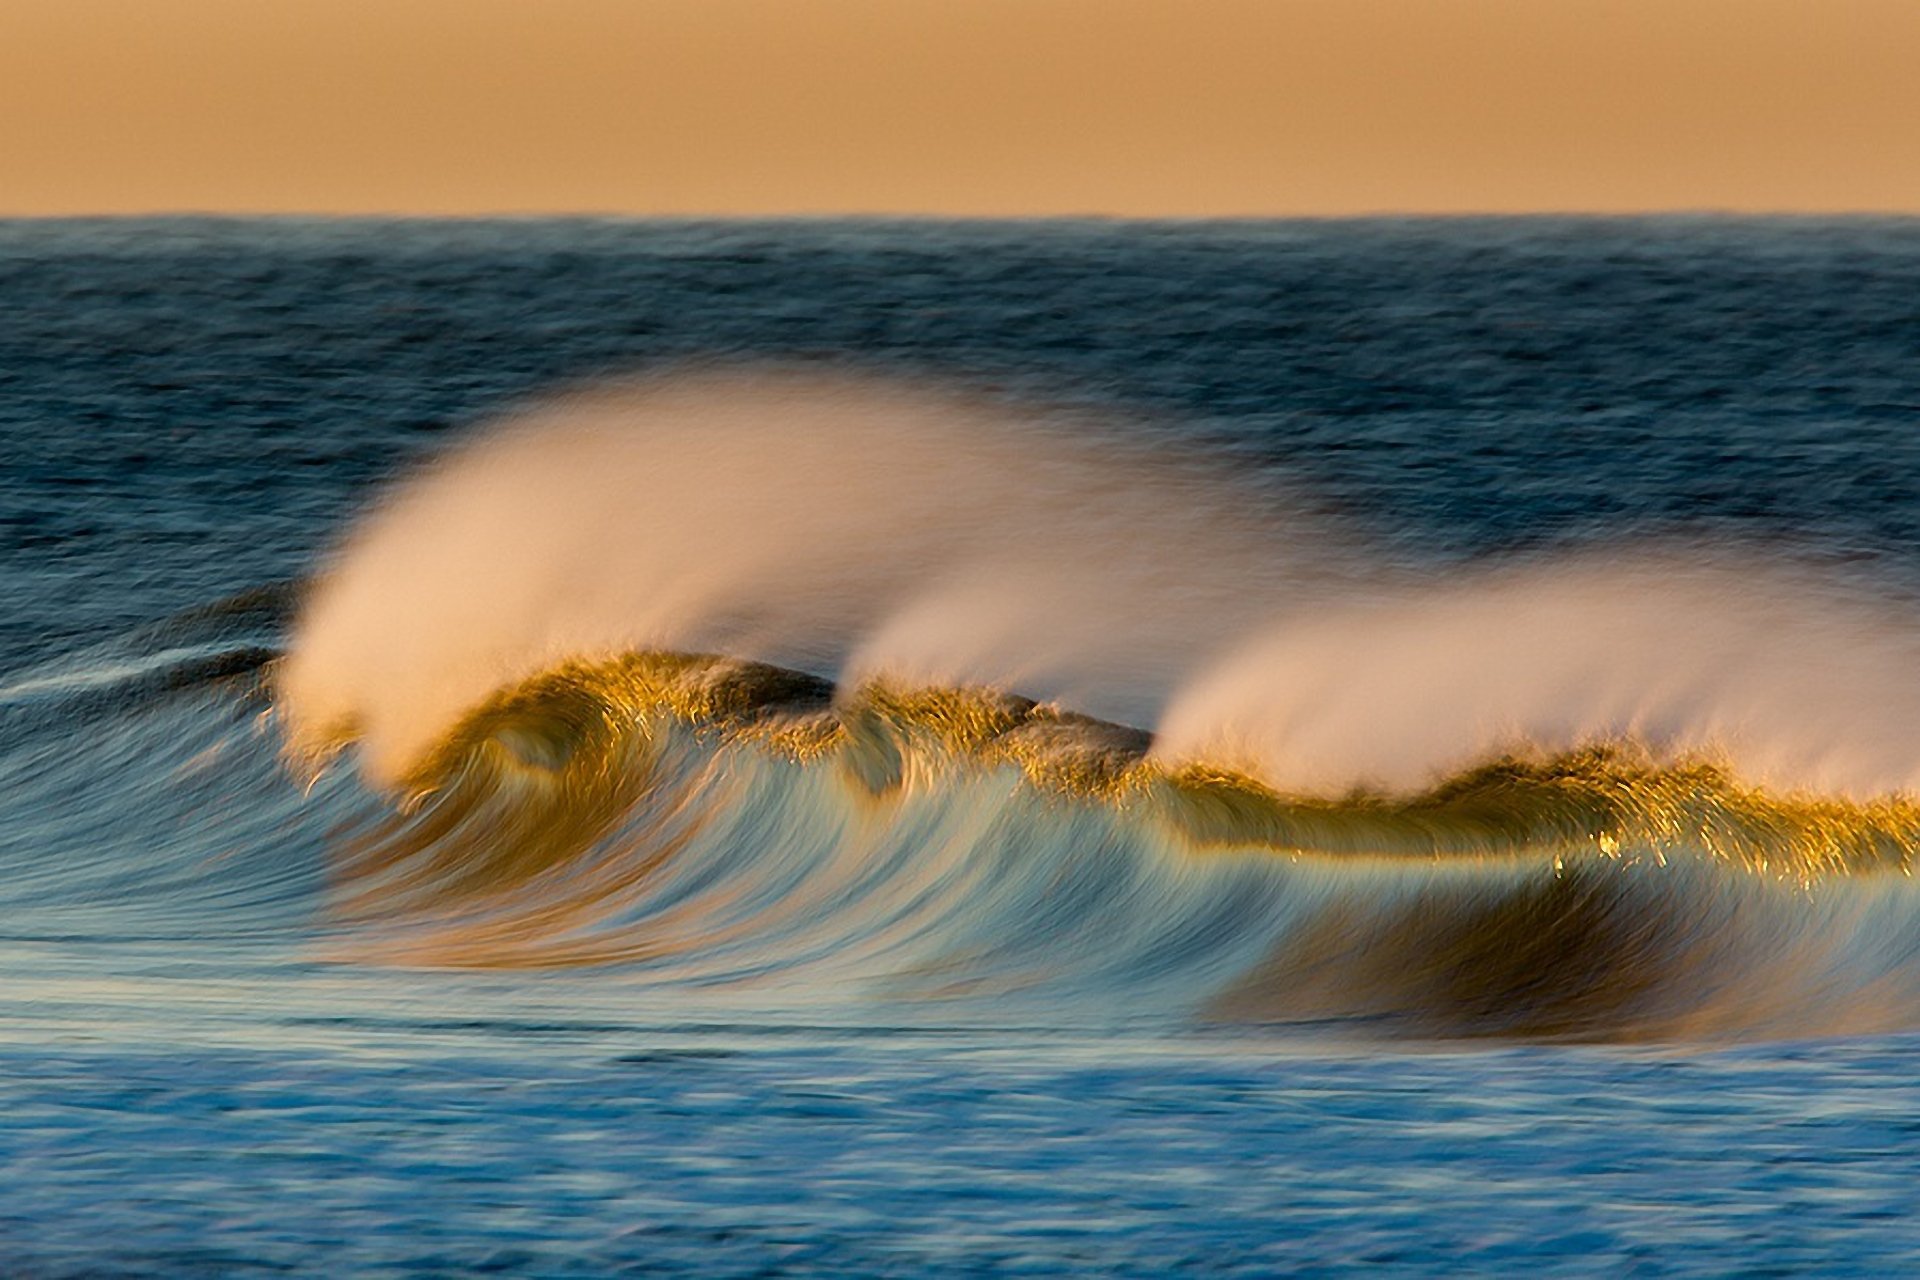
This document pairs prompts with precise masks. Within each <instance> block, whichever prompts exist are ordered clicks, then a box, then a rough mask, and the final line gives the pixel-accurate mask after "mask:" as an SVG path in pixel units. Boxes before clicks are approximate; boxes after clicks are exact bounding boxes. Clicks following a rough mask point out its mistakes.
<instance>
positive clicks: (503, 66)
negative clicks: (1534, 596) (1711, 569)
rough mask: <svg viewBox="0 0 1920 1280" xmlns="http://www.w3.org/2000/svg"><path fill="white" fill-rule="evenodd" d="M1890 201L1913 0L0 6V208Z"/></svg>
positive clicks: (1692, 205)
mask: <svg viewBox="0 0 1920 1280" xmlns="http://www.w3.org/2000/svg"><path fill="white" fill-rule="evenodd" d="M1702 208H1713V209H1741V210H1808V211H1823V210H1905V211H1920V0H0V213H4V214H48V213H127V212H149V211H181V210H205V211H232V212H263V211H302V212H320V213H348V212H397V213H483V212H494V213H528V212H610V213H638V214H788V213H844V212H870V213H872V212H878V213H914V214H920V213H926V214H962V215H1019V214H1073V213H1098V214H1121V215H1170V216H1211V215H1233V214H1341V213H1357V212H1370V211H1404V212H1460V211H1479V210H1490V211H1518V210H1592V211H1624V210H1643V209H1702Z"/></svg>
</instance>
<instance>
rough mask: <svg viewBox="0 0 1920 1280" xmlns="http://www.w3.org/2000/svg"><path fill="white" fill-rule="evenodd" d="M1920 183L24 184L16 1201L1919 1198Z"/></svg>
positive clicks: (1125, 1202)
mask: <svg viewBox="0 0 1920 1280" xmlns="http://www.w3.org/2000/svg"><path fill="white" fill-rule="evenodd" d="M1916 423H1920V222H1914V221H1911V220H1876V219H1849V220H1740V219H1719V218H1662V219H1640V220H1621V219H1609V220H1577V219H1525V220H1437V221H1422V220H1380V221H1365V222H1271V223H1268V222H1250V223H1219V224H1172V223H1169V224H1135V223H1100V222H1084V223H1073V222H1045V223H982V224H946V223H937V222H930V223H917V222H897V223H886V222H863V221H822V222H792V223H765V224H755V223H644V222H641V223H632V222H598V221H545V220H540V221H498V222H393V223H382V222H359V221H345V222H337V221H297V220H293V221H281V220H273V221H248V220H239V221H230V220H200V219H167V220H131V221H128V220H113V221H53V222H13V223H0V460H3V462H4V465H3V466H0V603H4V606H5V608H4V609H3V610H0V974H4V977H5V983H4V986H3V987H0V1168H4V1170H5V1177H4V1178H0V1271H4V1272H6V1273H8V1274H16V1275H28V1276H100V1275H181V1276H198V1275H250V1274H256V1273H257V1274H297V1275H309V1274H310V1275H347V1274H352V1275H394V1276H412V1275H466V1274H475V1273H489V1274H508V1275H538V1276H599V1275H612V1274H627V1273H631V1274H676V1273H687V1274H698V1275H702V1276H732V1275H738V1276H765V1275H819V1276H864V1275H914V1276H917V1275H929V1274H931V1275H982V1276H987V1275H1002V1274H1020V1275H1128V1276H1156V1275H1165V1274H1180V1273H1186V1272H1195V1273H1202V1274H1229V1275H1265V1274H1275V1273H1284V1272H1294V1271H1299V1272H1305V1273H1337V1272H1342V1271H1347V1270H1360V1269H1368V1270H1380V1271H1384V1272H1388V1273H1403V1274H1459V1273H1462V1272H1468V1273H1499V1272H1507V1271H1514V1270H1519V1269H1522V1268H1525V1269H1528V1270H1531V1271H1535V1272H1539V1273H1543V1274H1604V1275H1648V1276H1662V1275H1691V1274H1725V1273H1728V1272H1736V1271H1737V1272H1766V1273H1772V1274H1810V1275H1811V1274H1818V1275H1836V1274H1838V1275H1874V1276H1879V1275H1888V1274H1898V1273H1902V1272H1907V1271H1915V1270H1920V1215H1916V1213H1915V1212H1914V1210H1915V1207H1916V1203H1920V1202H1917V1201H1916V1196H1915V1191H1914V1186H1915V1181H1916V1175H1917V1174H1920V1083H1916V1078H1915V1070H1914V1068H1915V1065H1916V1063H1920V1035H1917V1033H1920V890H1916V889H1915V888H1914V885H1913V880H1912V876H1911V867H1912V862H1913V858H1914V853H1915V851H1916V849H1920V798H1916V797H1920V434H1916V432H1915V430H1914V427H1915V424H1916Z"/></svg>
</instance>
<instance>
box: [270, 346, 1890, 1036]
mask: <svg viewBox="0 0 1920 1280" xmlns="http://www.w3.org/2000/svg"><path fill="white" fill-rule="evenodd" d="M1130 438H1131V437H1128V436H1124V435H1122V434H1121V433H1118V432H1114V431H1109V430H1106V429H1104V428H1102V427H1101V426H1100V425H1099V424H1096V423H1090V422H1088V421H1086V420H1085V419H1084V418H1073V417H1069V416H1066V415H1062V414H1059V413H1055V412H1046V411H1040V410H1034V411H1016V410H1014V409H1012V408H1010V407H1008V406H1006V405H1004V404H998V403H995V402H991V401H987V400H984V399H980V398H969V397H967V396H964V395H961V394H957V393H953V392H928V391H925V390H921V389H914V388H908V387H904V386H900V385H894V384H886V383H880V382H875V381H847V380H839V381H833V382H828V381H822V380H819V379H815V378H809V377H804V376H801V375H797V374H793V373H787V372H777V371H775V372H769V371H765V370H761V371H750V372H740V373H706V374H700V375H696V376H687V377H681V378H669V379H661V380H657V381H654V382H650V383H637V384H629V385H626V386H622V387H618V388H614V389H611V390H604V391H600V392H596V393H593V394H589V395H583V396H578V397H575V398H573V399H570V400H566V401H562V402H558V403H556V404H553V405H549V406H547V407H544V408H539V409H536V410H533V411H530V412H528V413H526V414H523V415H521V416H519V417H517V418H515V419H512V420H510V421H508V422H505V423H503V424H501V425H500V426H499V427H498V428H497V430H496V431H495V432H494V433H492V434H491V435H488V436H485V437H483V438H482V439H481V440H480V442H479V443H477V444H475V445H473V446H471V447H469V448H467V449H466V450H464V451H462V452H459V453H457V454H455V455H453V456H452V457H451V458H449V459H448V460H447V461H445V462H444V463H443V464H441V465H440V466H439V467H438V468H436V469H434V470H432V471H430V472H429V473H427V474H426V475H425V476H423V477H422V478H420V479H418V480H416V481H415V482H414V483H412V484H411V485H409V486H406V487H403V488H401V489H400V490H398V491H397V492H396V493H394V494H393V496H392V497H391V498H390V499H389V500H388V501H387V502H386V503H385V504H384V505H383V506H382V507H381V508H380V509H379V510H378V511H377V512H376V513H375V514H374V515H373V516H372V517H371V518H370V519H369V520H368V521H367V522H366V523H365V525H364V526H363V527H362V528H361V529H360V530H359V532H358V533H357V534H356V535H355V536H354V537H353V538H352V539H351V540H350V541H349V542H348V544H347V545H346V546H345V548H344V549H343V551H342V553H341V554H340V556H339V558H338V560H337V563H336V564H335V566H334V568H333V569H332V570H331V572H330V573H329V574H328V575H327V576H326V577H325V578H324V579H323V580H322V581H321V582H319V583H318V584H317V585H316V586H315V587H314V589H313V590H312V591H311V592H310V593H309V595H308V597H307V599H306V603H305V605H304V606H303V608H302V610H301V613H300V617H299V619H298V622H297V624H296V626H295V629H294V636H293V641H292V645H291V648H290V650H289V652H288V654H287V656H286V657H285V659H284V661H282V662H281V663H279V664H278V666H277V667H276V669H275V673H274V677H273V688H274V697H275V701H276V707H277V711H278V713H279V715H280V717H281V720H282V723H283V725H284V727H285V731H286V740H287V743H288V747H289V750H290V751H291V753H292V756H293V758H294V760H295V761H296V762H297V763H299V764H300V765H301V767H303V768H305V769H308V770H311V771H315V772H316V773H318V772H320V771H323V770H325V768H326V764H327V761H328V760H330V759H331V758H332V756H333V755H334V753H336V752H339V751H340V750H342V749H346V748H352V749H353V751H354V752H355V753H356V754H357V758H358V760H359V761H360V763H361V766H362V769H363V771H364V773H365V775H366V777H367V779H368V780H369V781H370V782H371V783H372V784H374V786H375V787H376V788H378V789H379V790H381V791H382V792H384V793H385V794H386V795H388V796H390V797H391V798H392V799H391V801H390V803H389V804H388V805H376V806H372V807H369V808H366V809H364V810H361V811H358V816H356V817H355V818H354V819H353V820H352V821H349V822H346V823H344V824H343V825H344V828H345V830H346V834H345V835H344V836H342V837H341V839H340V842H339V845H338V847H337V848H336V850H335V853H334V855H333V858H334V866H335V875H336V895H335V902H336V906H337V913H338V918H339V919H340V921H341V922H342V923H343V925H344V926H345V929H344V932H343V933H342V934H341V935H340V936H339V937H338V939H337V940H336V942H335V943H334V944H333V945H334V946H335V948H336V951H337V954H339V955H341V956H345V957H351V958H355V959H372V960H378V961H382V962H389V963H391V962H400V963H410V964H432V965H454V966H474V967H490V966H555V967H557V966H567V967H572V966H582V965H595V964H618V965H625V966H628V967H629V968H630V970H631V971H632V972H633V973H635V974H638V975H643V976H644V977H646V978H647V979H648V980H652V981H659V982H665V983H671V984H689V983H690V984H695V985H698V986H702V987H710V986H716V985H733V984H747V985H755V986H763V987H768V986H770V987H776V988H779V989H783V990H806V991H822V992H826V991H841V992H858V993H861V994H862V995H864V996H875V995H877V996H882V997H886V998H898V999H915V1000H927V999H936V998H937V999H947V1000H977V999H985V1000H989V1001H991V1002H993V1007H996V1008H1002V1009H1004V1008H1006V1007H1008V1006H1009V1003H1011V1004H1013V1005H1018V1003H1019V1002H1021V1001H1023V1000H1029V999H1031V1000H1035V1001H1039V1002H1040V1007H1042V1008H1046V1009H1051V1010H1058V1009H1061V1008H1069V1007H1070V1008H1074V1009H1101V1010H1105V1011H1108V1012H1115V1011H1119V1012H1127V1011H1134V1012H1141V1013H1152V1014H1174V1015H1178V1016H1201V1017H1206V1018H1218V1019H1227V1020H1254V1021H1279V1022H1290V1023H1298V1022H1302V1021H1307V1022H1313V1021H1317V1020H1322V1019H1327V1020H1335V1021H1338V1022H1340V1023H1342V1024H1343V1025H1348V1026H1356V1025H1365V1026H1373V1027H1379V1028H1382V1029H1387V1030H1394V1031H1404V1032H1407V1033H1410V1034H1421V1035H1447V1036H1451V1035H1480V1034H1502V1035H1529V1036H1601V1037H1624V1036H1642V1035H1644V1036H1694V1035H1701V1036H1715V1035H1734V1034H1810V1033H1816V1032H1832V1031H1843V1030H1844V1031H1855V1030H1869V1029H1888V1028H1894V1027H1907V1026H1912V1025H1917V1024H1920V954H1916V944H1915V943H1914V942H1913V941H1912V939H1913V938H1914V937H1915V936H1916V935H1915V930H1914V927H1913V926H1914V923H1915V918H1916V908H1920V900H1916V898H1915V894H1914V891H1913V890H1912V887H1911V879H1910V869H1911V858H1912V852H1913V850H1914V848H1915V847H1916V844H1917V843H1920V806H1916V805H1914V804H1913V803H1912V802H1910V801H1909V800H1908V799H1906V794H1907V793H1908V792H1909V791H1910V790H1911V789H1912V788H1913V786H1914V785H1915V780H1916V769H1920V738H1917V735H1920V681H1916V680H1915V679H1914V678H1913V676H1912V673H1913V672H1915V671H1920V664H1916V663H1915V661H1914V659H1915V658H1916V657H1920V653H1916V652H1915V646H1914V641H1913V640H1912V638H1911V637H1913V636H1914V635H1916V634H1920V628H1915V627H1914V626H1913V625H1912V624H1913V619H1911V618H1904V617H1902V616H1900V615H1899V613H1898V611H1897V610H1895V609H1893V608H1892V607H1890V606H1884V605H1878V604H1875V603H1873V602H1871V601H1866V600H1862V599H1859V598H1852V597H1846V596H1843V595H1842V594H1840V593H1838V592H1836V591H1833V590H1831V589H1826V588H1822V587H1820V586H1819V585H1818V584H1816V583H1814V582H1812V581H1810V580H1808V579H1807V578H1806V577H1805V576H1804V575H1798V574H1795V573H1793V572H1790V571H1788V570H1783V569H1769V568H1765V567H1762V566H1758V565H1755V564H1752V563H1742V562H1738V561H1736V560H1734V559H1732V558H1730V557H1727V556H1724V555H1718V556H1711V557H1710V556H1706V555H1703V554H1699V553H1696V554H1692V555H1687V554H1682V553H1680V552H1677V551H1675V550H1672V549H1664V550H1661V551H1658V552H1655V551H1651V550H1645V551H1641V552H1638V553H1634V554H1624V553H1623V554H1616V555H1614V556H1612V557H1610V558H1608V559H1605V560H1601V559H1599V558H1597V557H1596V556H1594V555H1591V554H1589V555H1588V556H1586V557H1584V558H1580V559H1572V560H1563V561H1560V562H1556V563H1539V562H1536V563H1533V564H1528V565H1522V566H1507V567H1504V568H1499V569H1495V570H1486V571H1479V572H1473V573H1467V572H1462V573H1459V574H1457V575H1455V576H1453V577H1451V578H1449V579H1448V580H1446V581H1442V582H1437V583H1436V582H1431V581H1420V580H1416V579H1415V578H1414V577H1413V576H1411V575H1410V574H1408V573H1406V572H1404V571H1400V570H1396V569H1394V568H1391V567H1389V566H1388V565H1387V564H1386V562H1385V560H1384V558H1383V557H1382V556H1381V555H1380V554H1379V553H1378V552H1377V551H1375V550H1372V549H1369V548H1367V547H1365V546H1364V545H1362V544H1360V543H1358V542H1357V541H1356V540H1354V539H1352V538H1350V537H1345V538H1343V537H1342V536H1340V532H1339V531H1338V530H1337V529H1335V528H1332V527H1329V526H1328V525H1327V524H1326V522H1325V521H1314V520H1308V519H1305V518H1302V517H1301V516H1299V515H1298V514H1296V510H1297V508H1296V506H1295V505H1294V504H1289V503H1287V502H1285V501H1284V499H1283V496H1277V495H1276V494H1275V493H1273V492H1272V491H1270V490H1269V489H1267V488H1263V487H1262V486H1260V485H1257V484H1255V483H1252V482H1250V481H1247V480H1245V479H1241V478H1235V477H1227V476H1223V475H1220V474H1216V473H1210V472H1205V471H1203V470H1200V469H1197V468H1194V467H1192V466H1185V467H1181V466H1174V465H1172V464H1171V463H1170V462H1169V461H1168V460H1167V459H1164V458H1160V457H1157V456H1155V455H1154V454H1153V452H1152V451H1151V450H1149V449H1146V448H1142V447H1140V446H1138V445H1137V444H1131V445H1130V444H1124V443H1123V441H1124V440H1127V439H1130ZM1016 691H1018V692H1016ZM1036 698H1038V699H1042V700H1039V701H1036V700H1035V699H1036ZM1096 717H1099V718H1096ZM1129 725H1140V726H1144V727H1143V728H1137V729H1136V728H1132V727H1128V726H1129Z"/></svg>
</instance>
